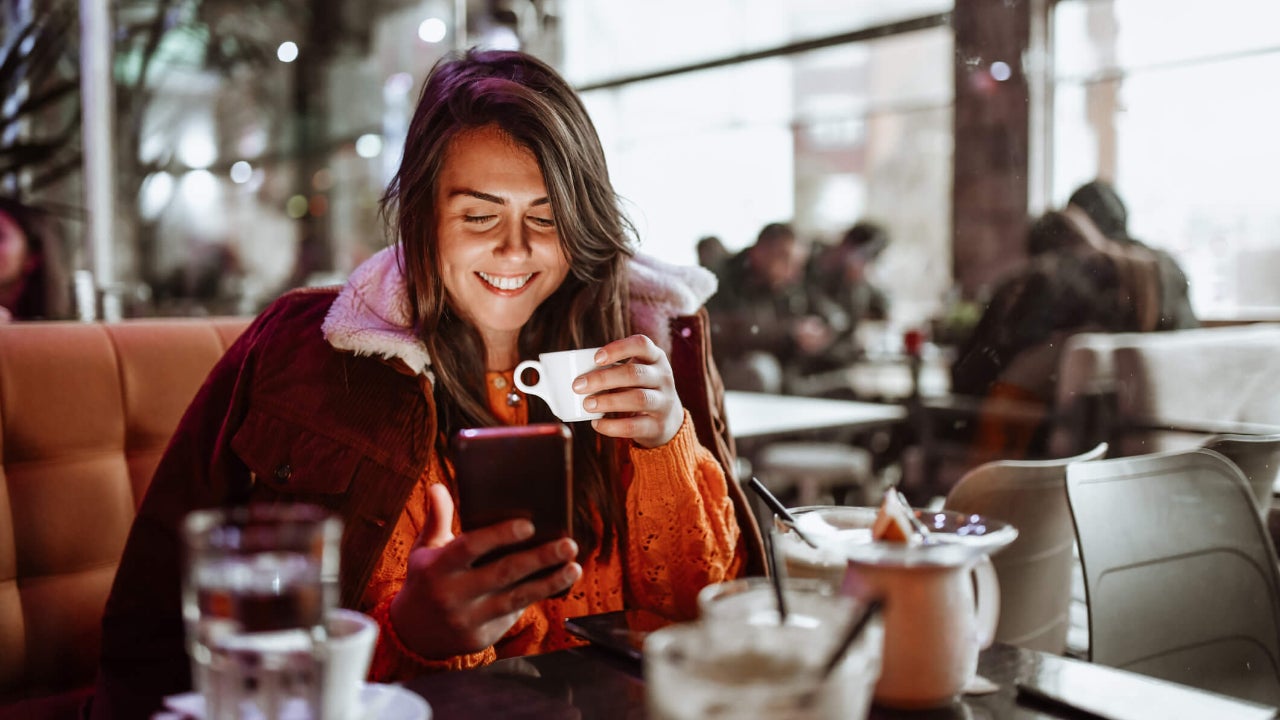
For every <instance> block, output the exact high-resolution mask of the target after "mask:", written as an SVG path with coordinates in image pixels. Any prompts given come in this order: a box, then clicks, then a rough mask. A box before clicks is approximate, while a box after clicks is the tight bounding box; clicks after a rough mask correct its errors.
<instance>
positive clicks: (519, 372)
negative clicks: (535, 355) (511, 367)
mask: <svg viewBox="0 0 1280 720" xmlns="http://www.w3.org/2000/svg"><path fill="white" fill-rule="evenodd" d="M529 369H533V370H537V371H538V382H537V383H535V384H533V385H528V384H526V383H525V381H524V380H521V379H520V378H521V376H523V375H524V371H525V370H529ZM545 374H546V373H545V372H543V370H542V363H540V362H538V361H537V360H525V361H524V362H522V363H520V364H519V365H517V366H516V373H515V381H516V387H518V388H520V390H521V391H522V392H525V393H528V394H530V395H537V396H538V397H543V395H542V392H541V390H542V385H543V383H542V378H543V376H544V375H545Z"/></svg>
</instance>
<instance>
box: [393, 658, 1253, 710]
mask: <svg viewBox="0 0 1280 720" xmlns="http://www.w3.org/2000/svg"><path fill="white" fill-rule="evenodd" d="M978 673H979V674H980V675H982V676H983V677H985V678H987V679H989V680H991V681H993V682H994V683H996V684H997V685H999V688H1000V689H999V690H998V691H996V692H994V693H990V694H987V695H967V696H965V697H963V698H961V699H960V700H959V701H957V702H956V703H954V704H952V705H951V706H950V707H946V708H942V709H938V710H931V711H923V712H905V711H896V710H891V709H888V708H881V707H875V706H873V707H872V709H871V714H870V717H871V718H873V719H875V720H882V719H884V720H889V719H894V718H911V719H912V720H934V719H935V718H936V719H939V720H943V719H946V720H950V719H951V718H955V719H957V720H961V719H963V720H979V719H982V718H992V719H1001V720H1002V719H1004V718H1011V719H1014V720H1023V719H1028V720H1030V719H1037V718H1059V719H1061V720H1091V719H1094V718H1097V717H1099V716H1098V715H1093V714H1090V713H1087V712H1083V711H1079V710H1072V709H1068V708H1065V707H1062V706H1058V705H1056V704H1054V703H1052V702H1049V701H1045V700H1039V699H1035V698H1033V697H1030V696H1026V695H1023V696H1021V697H1020V696H1019V693H1018V689H1017V687H1016V683H1017V681H1023V682H1027V681H1039V682H1040V683H1042V684H1045V685H1046V686H1047V687H1053V686H1054V685H1055V684H1058V685H1060V686H1062V687H1063V688H1064V693H1066V694H1067V695H1068V696H1069V697H1072V698H1073V699H1075V698H1077V697H1078V698H1079V700H1080V701H1081V702H1100V701H1106V699H1107V698H1108V697H1109V696H1114V697H1115V698H1116V699H1117V700H1123V701H1128V702H1133V701H1135V700H1137V701H1138V702H1140V703H1141V713H1140V714H1139V715H1132V714H1130V715H1128V716H1126V715H1123V714H1117V715H1116V717H1118V718H1123V717H1152V718H1156V717H1159V718H1170V717H1177V716H1182V717H1196V718H1199V717H1215V718H1220V719H1221V720H1226V718H1228V717H1235V718H1246V717H1274V710H1271V711H1270V712H1268V711H1263V712H1261V713H1259V712H1258V708H1257V706H1248V705H1245V704H1242V703H1235V702H1233V701H1228V700H1226V699H1224V698H1222V697H1221V696H1218V695H1213V694H1211V693H1206V692H1202V691H1198V690H1194V689H1191V688H1187V687H1185V686H1181V685H1172V684H1170V683H1164V682H1161V681H1157V680H1151V679H1149V678H1145V677H1143V676H1139V675H1134V674H1133V673H1128V672H1124V671H1120V670H1114V669H1112V668H1106V667H1103V666H1099V665H1092V664H1090V663H1084V662H1081V661H1078V660H1070V659H1066V658H1060V657H1057V656H1055V655H1048V654H1045V653H1040V652H1036V651H1031V650H1023V649H1020V648H1015V647H1012V646H1008V645H1000V644H997V645H995V646H993V647H991V648H989V649H987V650H985V651H983V653H982V655H981V656H980V658H979V665H978ZM406 687H408V688H409V689H410V690H413V691H414V692H417V693H418V694H420V695H422V696H423V697H425V698H426V699H427V701H428V702H429V703H430V704H431V707H432V711H433V713H432V720H461V719H463V718H486V717H501V718H510V719H512V720H524V719H528V720H594V719H596V718H600V719H602V720H604V719H608V720H615V719H617V720H626V719H629V718H637V719H639V718H644V717H645V703H644V690H645V688H644V681H643V679H642V676H641V673H640V665H639V663H637V662H634V661H631V660H626V659H623V658H621V657H618V656H615V655H612V654H609V653H608V652H606V651H602V650H598V649H595V648H590V647H588V648H580V649H574V650H563V651H560V652H554V653H548V654H546V655H537V656H530V657H525V658H513V659H509V660H502V661H499V662H497V663H494V664H493V665H491V666H489V667H487V668H483V669H480V670H471V671H464V672H455V673H446V674H440V675H431V676H424V677H421V678H418V679H416V680H414V681H412V682H409V683H406ZM1200 703H1210V704H1212V705H1209V706H1205V705H1201V704H1200ZM1218 703H1223V704H1220V705H1219V704H1218ZM1205 713H1209V714H1205Z"/></svg>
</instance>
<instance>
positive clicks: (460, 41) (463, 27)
mask: <svg viewBox="0 0 1280 720" xmlns="http://www.w3.org/2000/svg"><path fill="white" fill-rule="evenodd" d="M453 46H454V48H455V49H457V50H458V51H459V52H463V51H465V50H466V49H467V0H453Z"/></svg>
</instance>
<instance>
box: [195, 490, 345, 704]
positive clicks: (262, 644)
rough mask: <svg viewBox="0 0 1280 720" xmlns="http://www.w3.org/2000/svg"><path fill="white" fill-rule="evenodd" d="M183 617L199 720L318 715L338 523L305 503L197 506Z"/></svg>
mask: <svg viewBox="0 0 1280 720" xmlns="http://www.w3.org/2000/svg"><path fill="white" fill-rule="evenodd" d="M183 533H184V542H185V545H186V550H187V558H186V559H187V562H186V565H185V572H184V575H183V588H182V612H183V619H184V621H185V623H186V631H187V651H188V653H189V654H190V656H191V662H192V676H193V678H194V681H195V685H196V689H197V690H199V691H200V692H201V693H202V694H203V695H204V698H205V703H206V707H207V708H208V710H207V713H206V715H205V718H206V720H238V719H239V718H245V717H262V718H265V719H266V720H281V719H282V718H286V717H287V718H319V717H321V699H322V697H323V684H324V671H325V662H326V657H325V653H326V650H325V638H326V630H325V617H326V615H327V614H328V613H329V610H330V609H331V608H333V607H334V604H335V601H336V597H337V588H338V544H339V542H340V540H341V536H342V526H341V522H340V521H339V520H338V519H337V518H336V517H333V516H331V515H330V514H329V513H328V512H327V511H325V510H323V509H321V508H319V507H316V506H312V505H301V504H277V505H250V506H242V507H233V508H218V509H210V510H198V511H195V512H193V513H191V514H190V515H188V516H187V518H186V519H185V522H184V526H183Z"/></svg>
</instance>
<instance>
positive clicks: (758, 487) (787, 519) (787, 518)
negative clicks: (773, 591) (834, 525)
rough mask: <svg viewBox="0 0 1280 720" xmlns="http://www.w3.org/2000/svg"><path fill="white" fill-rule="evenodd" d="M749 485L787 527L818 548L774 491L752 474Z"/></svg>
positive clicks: (809, 544)
mask: <svg viewBox="0 0 1280 720" xmlns="http://www.w3.org/2000/svg"><path fill="white" fill-rule="evenodd" d="M747 486H748V487H750V488H751V489H752V490H754V491H755V493H756V494H757V495H759V496H760V499H761V500H764V504H765V505H768V506H769V509H770V510H772V511H773V514H774V515H777V516H778V517H780V518H782V522H783V523H785V524H786V526H787V527H789V528H791V531H792V532H794V533H795V534H796V537H798V538H800V539H801V540H803V541H804V543H805V544H806V545H808V546H809V547H811V548H813V549H814V550H817V549H818V544H817V543H815V542H814V541H812V540H810V539H809V536H808V535H805V534H804V533H802V532H800V528H799V526H797V525H796V516H795V515H792V514H791V511H790V510H787V508H786V507H784V506H783V504H782V503H781V502H779V501H778V498H776V497H774V496H773V493H771V492H769V488H767V487H765V486H764V483H762V482H760V481H759V480H757V479H756V478H755V477H754V476H752V478H751V479H750V480H748V481H747Z"/></svg>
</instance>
